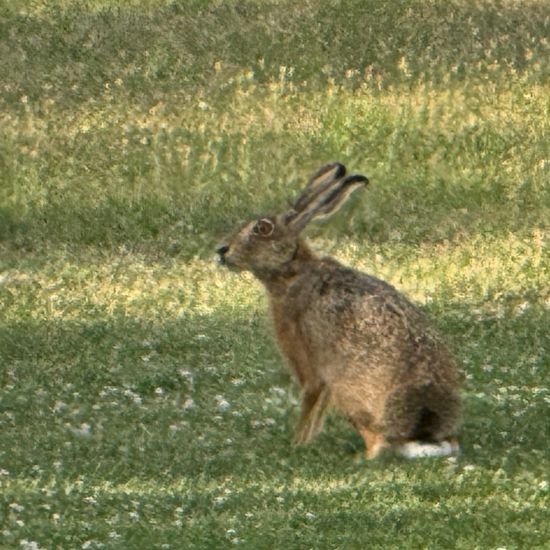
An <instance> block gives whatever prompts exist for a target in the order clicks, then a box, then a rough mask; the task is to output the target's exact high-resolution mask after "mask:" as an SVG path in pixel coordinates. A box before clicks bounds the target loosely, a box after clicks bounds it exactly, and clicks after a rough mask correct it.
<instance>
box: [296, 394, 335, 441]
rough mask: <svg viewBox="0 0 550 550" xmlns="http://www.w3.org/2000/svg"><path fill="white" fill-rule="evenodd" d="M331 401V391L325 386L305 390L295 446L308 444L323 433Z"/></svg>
mask: <svg viewBox="0 0 550 550" xmlns="http://www.w3.org/2000/svg"><path fill="white" fill-rule="evenodd" d="M329 401H330V391H329V389H328V387H327V386H325V385H319V386H316V387H314V388H305V389H304V392H303V394H302V408H301V411H300V420H299V422H298V427H297V428H296V433H295V435H294V439H293V443H294V445H303V444H305V443H308V442H309V441H311V440H312V439H313V438H314V437H315V436H316V435H317V434H318V433H319V432H320V431H321V429H322V428H323V419H324V416H325V412H326V410H327V407H328V404H329Z"/></svg>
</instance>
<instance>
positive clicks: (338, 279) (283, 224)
mask: <svg viewBox="0 0 550 550" xmlns="http://www.w3.org/2000/svg"><path fill="white" fill-rule="evenodd" d="M367 183H368V180H367V178H366V177H364V176H361V175H356V174H352V175H348V176H346V169H345V167H344V166H343V165H342V164H339V163H335V164H329V165H327V166H324V167H322V168H321V169H320V170H319V171H318V172H316V173H315V174H314V175H313V176H312V177H311V179H310V180H309V182H308V184H307V185H306V187H305V189H304V190H303V191H302V193H301V195H300V196H299V197H298V199H297V200H296V202H295V203H294V206H293V207H292V208H291V209H290V210H289V211H287V212H284V213H282V214H279V215H276V216H269V217H265V218H261V219H259V220H254V221H252V222H250V223H248V224H247V225H245V226H244V227H243V228H242V229H241V230H240V231H238V232H237V233H236V234H235V235H234V236H233V237H232V238H230V239H229V240H228V241H227V243H226V244H224V245H223V246H221V247H220V248H218V250H217V253H218V256H219V261H220V263H221V264H223V265H226V266H227V267H229V268H231V269H235V270H246V271H250V272H252V273H253V274H254V275H255V276H256V277H257V278H258V279H259V280H260V281H261V282H262V283H263V284H264V286H265V288H266V290H267V293H268V296H269V301H270V306H271V314H272V319H273V325H274V329H275V334H276V337H277V342H278V344H279V347H280V348H281V350H282V352H283V354H284V355H285V357H286V359H287V360H288V363H289V365H290V367H291V368H292V371H293V373H294V375H295V376H296V379H297V381H298V383H299V384H300V387H301V389H302V404H301V414H300V420H299V422H298V428H297V430H296V434H295V437H294V441H295V443H297V444H301V443H307V442H308V441H310V440H311V439H312V438H313V437H314V436H315V435H316V434H317V433H319V431H320V430H321V429H322V424H323V417H324V414H325V412H326V409H327V407H328V405H329V403H332V404H333V405H334V406H335V407H336V408H337V409H339V410H340V411H341V412H342V413H344V414H345V415H346V416H347V417H348V418H349V420H350V421H351V422H352V423H353V425H354V426H355V427H356V429H357V430H358V431H359V433H360V434H361V436H362V437H363V439H364V441H365V445H366V447H367V456H368V457H369V458H373V457H375V456H377V455H378V454H379V453H380V451H382V450H383V449H386V448H391V449H393V450H394V451H395V452H397V453H399V454H401V455H403V456H407V457H415V456H447V455H449V454H453V453H456V452H457V450H458V443H457V442H456V439H455V432H456V430H457V427H458V424H459V418H460V398H459V388H458V386H459V384H458V377H457V373H456V365H455V362H454V360H453V357H452V356H451V354H450V353H449V351H448V350H447V348H446V347H445V345H444V344H443V343H442V341H441V340H440V338H439V337H438V335H437V334H436V333H435V331H434V330H433V329H432V328H431V326H430V324H429V322H428V320H427V319H426V317H425V316H424V314H423V313H422V312H421V311H420V310H419V309H418V308H416V307H415V306H414V305H412V304H411V303H410V302H409V301H408V300H407V299H406V298H405V297H404V296H403V295H402V294H400V293H399V292H397V290H396V289H395V288H393V287H392V286H391V285H389V284H388V283H385V282H384V281H381V280H379V279H377V278H375V277H372V276H370V275H366V274H364V273H360V272H358V271H354V270H352V269H349V268H347V267H345V266H343V265H341V264H339V263H338V262H336V261H335V260H333V259H331V258H319V257H317V256H316V255H315V254H314V253H313V252H312V251H311V250H310V249H309V247H308V246H307V244H306V243H305V241H304V240H303V239H302V238H301V237H300V232H301V231H302V230H303V229H304V227H305V226H306V225H307V224H308V223H309V222H310V221H311V220H312V219H314V218H315V219H318V218H321V217H325V216H329V215H330V214H332V213H333V212H334V211H335V210H336V209H337V208H338V207H339V206H340V205H341V204H342V203H343V202H344V201H345V200H346V199H347V198H348V197H349V196H350V195H351V193H352V192H353V191H354V190H356V189H358V188H359V187H363V186H365V185H366V184H367Z"/></svg>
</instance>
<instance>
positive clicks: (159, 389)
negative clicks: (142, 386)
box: [155, 388, 164, 395]
mask: <svg viewBox="0 0 550 550" xmlns="http://www.w3.org/2000/svg"><path fill="white" fill-rule="evenodd" d="M155 393H156V394H157V395H164V390H163V389H162V388H155Z"/></svg>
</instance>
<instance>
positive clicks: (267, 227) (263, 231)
mask: <svg viewBox="0 0 550 550" xmlns="http://www.w3.org/2000/svg"><path fill="white" fill-rule="evenodd" d="M274 230H275V225H274V224H273V222H272V221H271V220H268V219H267V218H263V219H261V220H258V221H257V222H256V223H255V225H254V227H253V228H252V232H253V233H254V234H255V235H260V236H261V237H269V235H271V234H272V233H273V231H274Z"/></svg>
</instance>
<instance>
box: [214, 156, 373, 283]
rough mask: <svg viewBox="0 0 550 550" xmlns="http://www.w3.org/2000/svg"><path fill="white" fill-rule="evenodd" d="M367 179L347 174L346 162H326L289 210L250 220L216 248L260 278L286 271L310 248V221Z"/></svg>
mask: <svg viewBox="0 0 550 550" xmlns="http://www.w3.org/2000/svg"><path fill="white" fill-rule="evenodd" d="M367 182H368V180H367V178H366V177H365V176H361V175H358V174H353V175H350V176H346V168H345V166H344V165H343V164H340V163H335V164H328V165H326V166H323V167H322V168H321V169H320V170H319V171H318V172H316V173H315V174H314V175H313V176H312V177H311V179H310V180H309V182H308V184H307V185H306V187H305V189H304V190H303V191H302V193H301V194H300V196H299V197H298V200H297V201H296V202H295V203H294V205H293V207H292V208H291V209H290V210H289V211H287V212H285V213H283V214H279V215H277V216H267V217H263V218H260V219H257V220H254V221H251V222H249V223H247V224H246V225H245V226H244V227H243V228H242V229H241V230H240V231H238V232H237V233H236V234H235V235H234V236H233V237H231V238H230V239H229V240H228V241H227V243H225V244H224V245H222V246H220V247H219V248H218V249H217V250H216V252H217V254H218V257H219V261H220V263H221V264H223V265H227V266H228V267H230V268H232V269H236V270H238V271H242V270H245V271H251V272H252V273H253V274H254V275H256V276H257V277H259V278H266V277H271V276H274V275H277V274H281V273H284V272H286V271H287V270H288V269H289V267H290V265H291V264H292V262H293V261H294V260H296V259H299V257H300V255H301V252H303V251H305V250H307V248H306V247H305V245H304V244H303V242H302V241H301V239H300V232H301V231H302V229H304V227H305V226H306V225H307V224H308V223H309V221H311V220H312V219H314V218H315V219H320V218H324V217H327V216H329V215H330V214H332V213H333V212H334V211H335V210H337V209H338V207H339V206H340V205H341V204H343V203H344V201H345V200H346V199H347V198H348V197H349V196H350V195H351V193H352V192H353V191H354V190H355V189H357V188H358V187H360V186H361V185H364V184H366V183H367Z"/></svg>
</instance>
